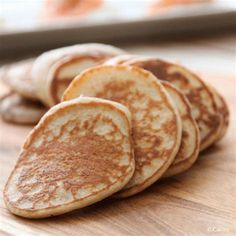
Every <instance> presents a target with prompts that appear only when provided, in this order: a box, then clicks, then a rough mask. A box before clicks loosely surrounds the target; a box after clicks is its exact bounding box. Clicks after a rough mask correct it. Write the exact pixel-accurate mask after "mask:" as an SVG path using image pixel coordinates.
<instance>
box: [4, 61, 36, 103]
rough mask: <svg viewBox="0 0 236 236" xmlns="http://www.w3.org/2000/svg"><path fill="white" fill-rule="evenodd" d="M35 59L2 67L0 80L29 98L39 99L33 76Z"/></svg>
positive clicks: (12, 89)
mask: <svg viewBox="0 0 236 236" xmlns="http://www.w3.org/2000/svg"><path fill="white" fill-rule="evenodd" d="M34 61H35V59H34V58H30V59H27V60H22V61H19V62H15V63H11V64H9V65H4V66H2V67H1V68H0V80H1V81H3V83H4V84H6V85H7V86H8V87H9V88H10V90H11V91H14V92H15V93H17V94H19V95H20V96H22V97H24V98H27V99H29V100H38V98H37V95H36V91H35V88H34V85H33V80H32V76H31V70H32V67H33V63H34Z"/></svg>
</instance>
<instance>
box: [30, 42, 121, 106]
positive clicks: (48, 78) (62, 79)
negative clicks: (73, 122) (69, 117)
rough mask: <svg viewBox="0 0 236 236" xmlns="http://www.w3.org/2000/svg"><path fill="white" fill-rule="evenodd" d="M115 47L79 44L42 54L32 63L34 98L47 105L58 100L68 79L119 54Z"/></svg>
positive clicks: (68, 82) (53, 103)
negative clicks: (35, 89) (35, 90)
mask: <svg viewBox="0 0 236 236" xmlns="http://www.w3.org/2000/svg"><path fill="white" fill-rule="evenodd" d="M123 53H124V51H122V50H121V49H119V48H116V47H113V46H110V45H104V44H95V43H88V44H79V45H74V46H69V47H63V48H58V49H55V50H51V51H48V52H45V53H43V54H42V55H41V56H39V57H38V58H37V59H36V61H35V63H34V66H33V71H32V75H33V81H34V84H35V87H36V88H37V93H38V97H39V98H40V99H41V101H42V102H43V103H44V104H45V105H46V106H48V107H51V106H53V105H55V104H57V103H59V102H60V100H61V96H62V94H63V92H64V90H65V89H66V88H67V86H68V85H69V84H70V82H71V81H72V80H73V79H74V77H75V76H76V75H78V74H79V73H80V72H82V71H83V70H84V69H87V68H89V67H92V66H94V65H98V64H100V63H102V62H103V61H104V60H106V59H108V58H111V57H113V56H117V55H120V54H123Z"/></svg>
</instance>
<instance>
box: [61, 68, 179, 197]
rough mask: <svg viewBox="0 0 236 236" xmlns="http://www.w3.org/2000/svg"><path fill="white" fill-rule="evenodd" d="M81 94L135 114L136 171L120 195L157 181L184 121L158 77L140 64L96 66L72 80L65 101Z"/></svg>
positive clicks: (174, 151)
mask: <svg viewBox="0 0 236 236" xmlns="http://www.w3.org/2000/svg"><path fill="white" fill-rule="evenodd" d="M80 95H85V96H91V97H100V98H105V99H110V100H112V101H116V102H120V103H121V104H123V105H125V106H127V107H128V108H129V109H130V111H131V113H132V118H133V119H132V124H133V145H134V152H135V163H136V165H135V173H134V176H133V178H132V179H131V181H130V182H129V183H128V185H126V186H125V188H124V190H122V191H121V192H120V193H118V194H117V196H119V197H127V196H131V195H133V194H136V193H138V192H140V191H142V190H144V189H145V188H147V187H148V186H150V185H151V184H152V183H154V182H155V181H156V180H158V179H159V178H160V177H161V176H162V174H163V173H164V172H165V171H166V170H167V168H168V167H169V166H170V164H171V163H172V162H173V160H174V158H175V155H176V154H177V152H178V149H179V146H180V141H181V134H182V124H181V120H180V116H179V113H178V111H177V109H176V108H175V105H174V103H173V102H172V100H171V98H170V97H169V95H168V94H167V92H166V90H165V89H164V87H163V86H162V85H161V83H160V82H159V81H158V80H157V79H156V77H155V76H153V75H152V74H151V73H149V72H148V71H145V70H143V69H140V68H137V67H130V66H118V65H117V66H98V67H93V68H91V69H88V70H86V71H85V72H83V73H82V74H81V75H79V76H78V77H76V78H75V79H74V80H73V81H72V83H71V84H70V85H69V87H68V88H67V90H66V91H65V93H64V95H63V100H70V99H73V98H75V97H78V96H80Z"/></svg>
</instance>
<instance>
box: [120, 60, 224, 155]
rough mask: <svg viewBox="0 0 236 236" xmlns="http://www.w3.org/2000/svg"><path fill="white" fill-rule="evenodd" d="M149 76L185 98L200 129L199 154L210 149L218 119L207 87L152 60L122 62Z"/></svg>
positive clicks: (181, 71) (176, 68)
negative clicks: (166, 84)
mask: <svg viewBox="0 0 236 236" xmlns="http://www.w3.org/2000/svg"><path fill="white" fill-rule="evenodd" d="M123 64H124V65H132V66H138V67H140V68H143V69H145V70H148V71H150V72H152V73H153V74H154V75H155V76H156V77H157V78H158V79H160V80H166V81H168V82H170V83H171V84H173V85H174V86H175V87H177V88H178V89H179V90H180V91H181V92H182V93H184V95H185V96H186V97H187V98H188V100H189V102H190V104H191V107H192V114H193V117H194V119H195V120H196V121H197V124H198V127H199V129H200V136H201V143H200V150H201V151H202V150H204V149H206V148H207V147H209V146H210V145H212V144H213V143H214V141H215V139H216V136H217V134H218V132H219V129H220V128H221V117H220V115H219V114H218V110H217V107H216V104H215V101H214V98H213V96H214V95H213V93H212V91H211V90H210V89H209V87H208V86H207V85H206V84H205V82H203V81H202V80H201V79H200V78H199V77H198V76H197V75H195V74H193V73H192V72H190V71H189V70H188V69H186V68H184V67H182V66H179V65H176V64H172V63H169V62H166V61H162V60H159V59H156V58H150V57H139V58H135V59H132V60H128V61H126V62H123Z"/></svg>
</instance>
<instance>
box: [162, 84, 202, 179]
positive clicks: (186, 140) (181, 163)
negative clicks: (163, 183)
mask: <svg viewBox="0 0 236 236" xmlns="http://www.w3.org/2000/svg"><path fill="white" fill-rule="evenodd" d="M162 84H163V85H164V87H165V89H166V90H167V92H168V94H169V95H170V96H171V98H172V100H173V101H174V103H175V104H176V107H177V108H178V111H179V114H180V117H181V120H182V139H181V144H180V148H179V151H178V153H177V155H176V157H175V160H174V162H173V163H172V164H171V166H170V167H169V168H168V170H167V171H166V172H165V174H164V177H170V176H173V175H176V174H179V173H182V172H183V171H185V170H187V169H188V168H190V167H191V166H192V165H193V163H194V162H195V161H196V159H197V157H198V153H199V144H200V133H199V129H198V126H197V123H196V121H195V120H194V118H193V117H192V113H191V107H190V104H189V102H188V100H187V99H186V97H185V96H184V95H183V94H182V93H181V92H180V90H178V89H177V88H176V87H174V86H173V85H171V84H170V83H168V82H165V81H163V82H162Z"/></svg>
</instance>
